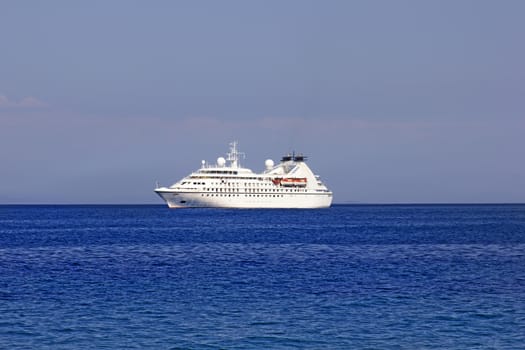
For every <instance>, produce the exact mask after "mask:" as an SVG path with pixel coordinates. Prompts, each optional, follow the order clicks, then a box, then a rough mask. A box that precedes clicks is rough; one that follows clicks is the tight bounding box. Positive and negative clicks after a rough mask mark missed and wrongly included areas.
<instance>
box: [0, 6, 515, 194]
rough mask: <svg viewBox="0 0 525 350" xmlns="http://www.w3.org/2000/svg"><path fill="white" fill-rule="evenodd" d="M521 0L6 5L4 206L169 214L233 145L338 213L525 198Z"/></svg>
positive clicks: (0, 35) (2, 45) (2, 19)
mask: <svg viewBox="0 0 525 350" xmlns="http://www.w3.org/2000/svg"><path fill="white" fill-rule="evenodd" d="M523 13H525V2H523V1H510V0H508V1H466V0H461V1H374V0H372V1H85V2H72V1H48V2H40V1H10V2H7V1H6V2H3V3H1V4H0V39H1V40H0V203H3V204H8V203H159V204H160V203H162V201H161V200H160V198H157V197H156V195H155V194H154V193H153V187H154V185H155V181H157V180H158V181H159V182H160V183H162V184H165V185H167V184H170V183H173V182H175V181H176V180H178V179H179V178H181V177H182V176H185V175H187V174H188V173H189V172H191V171H192V170H195V169H196V168H198V167H199V166H200V161H201V159H207V160H209V161H214V160H215V159H216V158H217V157H218V156H222V155H224V153H225V152H226V151H227V147H228V143H229V142H230V141H232V140H238V141H239V143H240V148H241V150H243V151H244V152H245V153H246V154H247V158H246V160H245V161H244V165H246V166H248V167H250V168H252V169H253V170H255V171H260V170H262V169H263V168H264V165H263V164H264V160H265V159H266V158H273V159H274V160H278V159H279V158H280V156H281V155H282V154H284V153H287V152H289V151H292V150H295V151H300V152H303V153H305V154H307V155H308V156H309V157H310V161H309V163H310V165H311V167H312V168H313V169H314V170H315V172H316V173H318V174H319V175H321V177H322V178H323V179H324V181H325V182H326V183H327V184H328V185H329V187H330V188H331V189H332V190H333V191H334V200H335V202H338V203H347V202H361V203H410V202H424V203H431V202H437V203H443V202H451V203H457V202H480V203H486V202H525V162H524V161H523V159H524V156H523V154H524V150H525V136H524V135H525V115H524V112H525V63H524V62H525V45H524V44H523V38H524V37H525V21H523Z"/></svg>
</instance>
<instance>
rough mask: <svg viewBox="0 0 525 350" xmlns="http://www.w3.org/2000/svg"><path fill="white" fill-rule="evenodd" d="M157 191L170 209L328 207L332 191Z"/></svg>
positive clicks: (162, 189)
mask: <svg viewBox="0 0 525 350" xmlns="http://www.w3.org/2000/svg"><path fill="white" fill-rule="evenodd" d="M155 192H156V193H157V194H158V195H159V196H160V197H161V198H162V199H164V200H165V201H166V203H167V204H168V207H170V208H297V209H314V208H328V207H330V205H331V204H332V193H330V192H327V193H284V194H279V195H273V194H259V195H257V194H237V193H235V194H219V195H218V194H211V193H192V192H173V191H170V189H169V188H165V187H164V188H158V189H156V190H155Z"/></svg>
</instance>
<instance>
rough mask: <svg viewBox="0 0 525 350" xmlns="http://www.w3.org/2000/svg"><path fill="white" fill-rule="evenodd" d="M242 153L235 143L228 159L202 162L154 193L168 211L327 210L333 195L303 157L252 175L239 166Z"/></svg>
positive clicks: (270, 165) (267, 165) (284, 160)
mask: <svg viewBox="0 0 525 350" xmlns="http://www.w3.org/2000/svg"><path fill="white" fill-rule="evenodd" d="M242 156H244V153H242V152H239V151H238V150H237V142H232V143H231V144H230V152H229V153H227V157H226V158H223V157H219V158H218V159H217V163H216V164H214V165H210V164H208V163H207V162H206V161H202V163H201V168H200V169H198V170H197V171H195V172H193V173H191V174H190V175H188V176H186V177H184V178H183V179H181V180H180V181H178V182H176V183H175V184H173V185H172V186H170V187H160V186H157V188H156V189H155V192H156V193H157V194H158V195H159V196H160V197H161V198H162V199H164V200H165V201H166V203H167V204H168V206H169V207H170V208H192V207H219V208H326V207H329V206H330V205H331V203H332V192H330V191H329V190H328V188H327V187H326V186H325V185H324V184H323V183H322V182H321V180H320V178H319V176H317V175H314V173H313V172H312V170H311V169H310V168H309V167H308V165H307V164H306V162H305V161H306V157H305V156H303V155H296V154H288V155H286V156H284V157H282V159H281V161H280V163H279V164H277V165H275V164H274V162H273V161H272V160H271V159H268V160H266V161H265V168H266V169H265V170H264V171H263V172H262V173H254V172H253V171H251V170H250V169H248V168H244V167H242V166H241V164H240V158H241V157H242Z"/></svg>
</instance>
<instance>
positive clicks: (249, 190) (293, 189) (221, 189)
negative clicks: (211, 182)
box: [204, 188, 307, 192]
mask: <svg viewBox="0 0 525 350" xmlns="http://www.w3.org/2000/svg"><path fill="white" fill-rule="evenodd" d="M241 190H242V189H241V188H224V189H223V188H205V189H204V191H211V192H213V191H215V192H241ZM242 192H307V190H306V189H304V188H290V189H288V188H277V189H275V188H274V189H264V188H263V189H259V188H245V189H244V191H242Z"/></svg>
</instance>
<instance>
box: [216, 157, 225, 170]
mask: <svg viewBox="0 0 525 350" xmlns="http://www.w3.org/2000/svg"><path fill="white" fill-rule="evenodd" d="M217 165H218V166H220V167H221V168H222V167H223V166H225V165H226V159H224V158H223V157H219V158H217Z"/></svg>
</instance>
